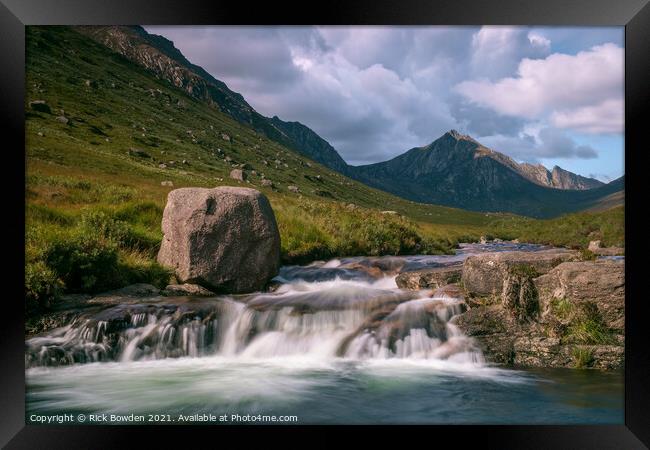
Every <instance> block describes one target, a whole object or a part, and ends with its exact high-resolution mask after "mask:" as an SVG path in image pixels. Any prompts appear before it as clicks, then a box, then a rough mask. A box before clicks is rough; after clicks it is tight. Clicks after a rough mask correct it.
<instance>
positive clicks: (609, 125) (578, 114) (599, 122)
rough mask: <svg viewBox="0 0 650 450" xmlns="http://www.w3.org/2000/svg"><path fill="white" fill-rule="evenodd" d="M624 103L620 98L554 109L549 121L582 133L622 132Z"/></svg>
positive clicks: (557, 125)
mask: <svg viewBox="0 0 650 450" xmlns="http://www.w3.org/2000/svg"><path fill="white" fill-rule="evenodd" d="M623 115H624V105H623V100H622V99H609V100H605V101H604V102H602V103H599V104H597V105H589V106H583V107H580V108H576V109H573V110H568V111H555V112H553V113H552V114H551V123H552V124H553V125H555V126H556V127H559V128H570V129H573V130H577V131H582V132H584V133H593V134H598V133H622V132H623Z"/></svg>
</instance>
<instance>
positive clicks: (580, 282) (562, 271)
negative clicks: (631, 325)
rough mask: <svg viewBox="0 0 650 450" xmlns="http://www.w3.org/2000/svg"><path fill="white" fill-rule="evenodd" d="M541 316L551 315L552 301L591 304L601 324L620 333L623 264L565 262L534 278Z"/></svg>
mask: <svg viewBox="0 0 650 450" xmlns="http://www.w3.org/2000/svg"><path fill="white" fill-rule="evenodd" d="M535 286H536V287H537V291H538V293H539V302H540V307H541V310H542V313H543V315H545V316H546V315H549V314H552V309H553V306H554V304H555V305H556V304H557V302H558V301H566V302H567V305H568V306H569V307H578V308H582V309H584V308H585V307H588V305H587V304H588V303H592V304H594V305H595V306H596V308H597V309H598V313H599V314H600V316H601V317H602V320H603V321H604V323H605V325H606V326H607V327H609V328H610V329H612V330H614V331H616V332H619V333H623V331H624V328H625V263H624V261H613V260H598V261H580V262H565V263H562V264H560V265H558V266H557V267H555V268H554V269H553V270H551V271H550V272H548V273H547V274H546V275H543V276H541V277H539V278H536V279H535Z"/></svg>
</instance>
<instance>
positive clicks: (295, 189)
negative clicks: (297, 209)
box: [287, 185, 300, 194]
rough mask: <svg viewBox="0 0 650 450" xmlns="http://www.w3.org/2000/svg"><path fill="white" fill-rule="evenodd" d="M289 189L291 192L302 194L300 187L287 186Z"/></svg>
mask: <svg viewBox="0 0 650 450" xmlns="http://www.w3.org/2000/svg"><path fill="white" fill-rule="evenodd" d="M287 189H289V191H291V192H294V193H296V194H297V193H299V192H300V189H298V186H292V185H289V186H287Z"/></svg>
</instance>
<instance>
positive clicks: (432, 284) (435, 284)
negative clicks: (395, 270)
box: [395, 266, 463, 290]
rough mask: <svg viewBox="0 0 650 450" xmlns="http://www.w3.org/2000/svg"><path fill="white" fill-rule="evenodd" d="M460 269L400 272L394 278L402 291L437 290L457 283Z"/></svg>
mask: <svg viewBox="0 0 650 450" xmlns="http://www.w3.org/2000/svg"><path fill="white" fill-rule="evenodd" d="M462 269H463V268H462V266H449V267H435V268H433V269H424V270H415V271H412V272H402V273H400V274H399V275H398V276H397V278H395V282H396V283H397V286H398V287H400V288H402V289H412V290H417V289H431V288H439V287H441V286H445V285H447V284H451V283H457V282H459V281H460V277H461V273H462Z"/></svg>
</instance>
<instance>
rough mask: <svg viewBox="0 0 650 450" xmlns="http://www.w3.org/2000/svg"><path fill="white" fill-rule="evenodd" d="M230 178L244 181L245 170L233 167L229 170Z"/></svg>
mask: <svg viewBox="0 0 650 450" xmlns="http://www.w3.org/2000/svg"><path fill="white" fill-rule="evenodd" d="M230 178H232V179H233V180H237V181H245V180H246V172H244V171H243V170H241V169H233V170H231V171H230Z"/></svg>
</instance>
